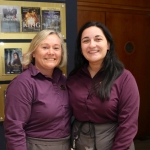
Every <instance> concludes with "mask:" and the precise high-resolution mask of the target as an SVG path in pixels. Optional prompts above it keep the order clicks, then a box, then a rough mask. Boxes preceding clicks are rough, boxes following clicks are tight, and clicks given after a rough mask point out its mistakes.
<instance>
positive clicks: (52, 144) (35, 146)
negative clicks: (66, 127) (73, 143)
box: [26, 137, 70, 150]
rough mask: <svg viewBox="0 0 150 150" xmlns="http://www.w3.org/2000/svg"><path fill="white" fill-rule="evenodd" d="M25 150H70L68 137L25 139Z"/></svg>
mask: <svg viewBox="0 0 150 150" xmlns="http://www.w3.org/2000/svg"><path fill="white" fill-rule="evenodd" d="M26 141H27V150H70V137H66V138H61V139H40V138H31V137H27V139H26Z"/></svg>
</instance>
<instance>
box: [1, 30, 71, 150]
mask: <svg viewBox="0 0 150 150" xmlns="http://www.w3.org/2000/svg"><path fill="white" fill-rule="evenodd" d="M65 63H66V50H65V49H64V47H63V38H62V36H61V34H60V33H58V32H56V31H53V30H42V31H41V32H39V33H37V35H36V36H35V37H34V38H33V40H32V41H31V44H30V47H29V50H28V52H27V53H26V55H25V56H24V58H23V62H22V64H23V65H25V66H27V69H26V70H25V71H24V72H23V73H21V74H20V75H18V76H17V77H16V78H15V79H14V80H13V81H11V83H10V84H9V86H8V88H7V91H6V103H5V120H4V129H5V137H6V140H7V146H6V147H7V148H6V149H7V150H69V145H70V144H69V143H70V142H69V141H70V140H69V139H70V117H71V113H70V109H69V100H68V91H67V88H66V77H65V76H64V75H63V74H62V71H61V70H60V69H59V68H61V67H63V65H65Z"/></svg>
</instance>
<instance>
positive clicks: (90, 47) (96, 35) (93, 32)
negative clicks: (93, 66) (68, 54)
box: [81, 26, 109, 65]
mask: <svg viewBox="0 0 150 150" xmlns="http://www.w3.org/2000/svg"><path fill="white" fill-rule="evenodd" d="M81 49H82V54H83V56H84V57H85V58H86V59H87V60H88V61H89V64H90V63H97V64H100V65H101V64H102V62H103V60H104V58H105V56H106V54H107V50H109V43H108V42H107V39H106V37H105V35H104V33H103V32H102V30H101V29H100V28H98V27H96V26H92V27H89V28H86V29H85V30H84V31H83V33H82V36H81Z"/></svg>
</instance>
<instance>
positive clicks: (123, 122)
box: [67, 22, 140, 150]
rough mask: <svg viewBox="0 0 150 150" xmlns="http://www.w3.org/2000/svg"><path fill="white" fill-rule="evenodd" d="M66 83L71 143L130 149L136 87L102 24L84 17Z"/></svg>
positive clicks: (91, 149) (84, 149) (83, 149)
mask: <svg viewBox="0 0 150 150" xmlns="http://www.w3.org/2000/svg"><path fill="white" fill-rule="evenodd" d="M67 86H68V90H69V98H70V104H71V107H72V111H73V115H74V117H75V120H74V122H73V126H72V147H73V149H77V150H134V144H133V139H134V137H135V135H136V133H137V130H138V113H139V100H140V98H139V91H138V87H137V84H136V81H135V79H134V77H133V75H132V74H131V72H130V71H128V70H126V69H125V68H124V66H123V64H122V63H121V62H120V61H119V59H118V58H117V56H116V54H115V48H114V42H113V38H112V36H111V33H110V32H109V30H108V29H107V28H106V27H105V26H104V25H103V24H101V23H99V22H87V23H86V24H84V25H83V26H82V28H81V29H80V31H79V34H78V37H77V43H76V52H75V67H74V69H73V71H72V72H71V73H70V75H69V77H68V80H67Z"/></svg>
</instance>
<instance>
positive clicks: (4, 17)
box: [0, 5, 21, 32]
mask: <svg viewBox="0 0 150 150" xmlns="http://www.w3.org/2000/svg"><path fill="white" fill-rule="evenodd" d="M20 15H21V14H20V7H19V6H8V5H1V6H0V20H1V32H20Z"/></svg>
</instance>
